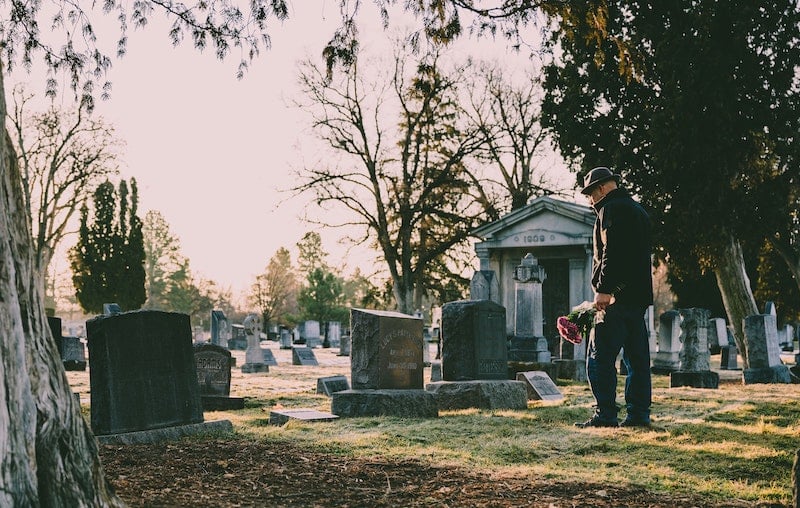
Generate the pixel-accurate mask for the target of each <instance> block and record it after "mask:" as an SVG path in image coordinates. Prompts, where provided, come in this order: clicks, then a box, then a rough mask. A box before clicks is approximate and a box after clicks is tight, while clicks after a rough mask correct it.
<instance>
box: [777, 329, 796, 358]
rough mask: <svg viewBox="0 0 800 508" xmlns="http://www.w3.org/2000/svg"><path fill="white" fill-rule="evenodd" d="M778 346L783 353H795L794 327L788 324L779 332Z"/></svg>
mask: <svg viewBox="0 0 800 508" xmlns="http://www.w3.org/2000/svg"><path fill="white" fill-rule="evenodd" d="M778 346H780V348H781V351H785V352H787V353H791V352H792V351H794V327H793V326H792V325H790V324H788V323H787V324H785V325H784V326H783V328H781V329H780V330H778Z"/></svg>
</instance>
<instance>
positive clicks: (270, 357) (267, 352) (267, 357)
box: [261, 347, 278, 367]
mask: <svg viewBox="0 0 800 508" xmlns="http://www.w3.org/2000/svg"><path fill="white" fill-rule="evenodd" d="M261 355H262V358H263V361H264V365H267V366H269V367H275V366H277V365H278V360H276V359H275V354H274V353H273V352H272V350H271V349H269V348H265V347H263V348H261Z"/></svg>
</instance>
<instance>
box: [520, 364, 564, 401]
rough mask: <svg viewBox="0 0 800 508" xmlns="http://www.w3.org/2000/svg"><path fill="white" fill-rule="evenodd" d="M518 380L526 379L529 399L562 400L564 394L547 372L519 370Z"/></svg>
mask: <svg viewBox="0 0 800 508" xmlns="http://www.w3.org/2000/svg"><path fill="white" fill-rule="evenodd" d="M517 381H524V382H525V388H526V389H527V394H528V400H561V399H563V398H564V394H563V393H561V391H560V390H559V389H558V387H557V386H556V384H555V383H554V382H553V380H552V379H550V376H548V375H547V373H546V372H542V371H531V372H517Z"/></svg>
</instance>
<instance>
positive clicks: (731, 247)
mask: <svg viewBox="0 0 800 508" xmlns="http://www.w3.org/2000/svg"><path fill="white" fill-rule="evenodd" d="M715 261H716V265H715V268H714V275H715V276H716V278H717V286H718V287H719V292H720V293H721V294H722V303H723V304H724V305H725V312H726V314H727V315H728V322H729V323H730V324H731V326H732V327H733V338H734V340H735V341H736V347H737V348H738V349H739V354H740V355H742V362H743V363H744V368H749V367H750V361H749V359H748V357H747V339H746V337H745V335H744V325H743V320H744V318H746V317H747V316H752V315H754V314H758V308H757V307H756V300H755V298H754V297H753V291H752V289H751V288H750V279H749V278H748V277H747V273H746V272H745V269H744V256H743V254H742V246H741V245H740V244H739V241H738V240H737V239H735V238H734V237H733V236H730V237H729V238H728V241H727V242H726V244H725V245H724V246H723V247H722V249H721V250H720V252H719V255H718V256H717V259H716V260H715Z"/></svg>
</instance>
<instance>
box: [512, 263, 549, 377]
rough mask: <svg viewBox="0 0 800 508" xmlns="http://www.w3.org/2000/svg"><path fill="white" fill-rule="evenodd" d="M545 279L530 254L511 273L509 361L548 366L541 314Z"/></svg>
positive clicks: (547, 351) (540, 267)
mask: <svg viewBox="0 0 800 508" xmlns="http://www.w3.org/2000/svg"><path fill="white" fill-rule="evenodd" d="M546 278H547V274H545V271H544V268H543V267H542V266H541V265H539V264H538V261H537V259H536V258H535V257H533V255H532V254H530V253H528V254H526V255H525V257H524V258H523V259H522V264H520V265H519V266H517V267H516V269H515V270H514V289H515V302H514V303H515V305H514V337H513V338H512V339H511V345H510V349H509V351H508V359H509V361H513V362H536V363H550V359H551V355H550V350H549V349H548V345H547V339H545V338H544V328H543V325H544V317H543V310H542V283H543V282H544V281H545V279H546Z"/></svg>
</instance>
